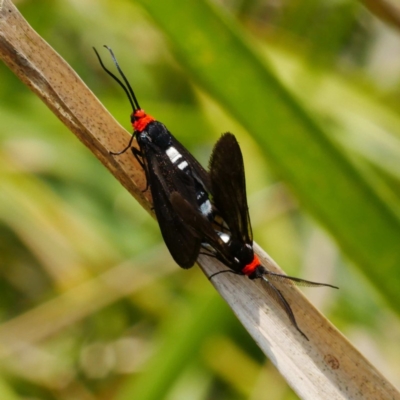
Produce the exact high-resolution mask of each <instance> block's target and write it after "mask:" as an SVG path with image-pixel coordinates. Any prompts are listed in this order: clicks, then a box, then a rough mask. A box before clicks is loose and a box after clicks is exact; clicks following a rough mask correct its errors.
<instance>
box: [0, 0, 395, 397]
mask: <svg viewBox="0 0 400 400" xmlns="http://www.w3.org/2000/svg"><path fill="white" fill-rule="evenodd" d="M0 57H1V58H2V60H3V61H4V62H5V63H6V64H7V65H8V66H9V68H10V69H11V70H12V71H13V72H14V73H15V74H16V75H17V76H18V77H19V78H20V79H21V81H23V82H24V83H25V84H26V85H27V86H28V87H29V88H30V89H31V90H32V91H33V92H34V93H35V94H36V95H38V96H39V97H40V98H41V99H42V100H43V101H44V103H45V104H46V105H47V106H48V107H49V108H50V109H51V110H52V111H53V112H54V113H55V114H56V115H57V117H58V118H59V119H60V120H61V121H62V122H63V123H64V124H65V125H66V126H67V127H68V128H69V129H70V130H71V131H72V132H73V133H74V134H75V135H76V136H77V137H78V138H79V140H81V141H82V142H83V143H84V144H85V145H86V146H87V147H88V148H89V149H90V150H91V151H92V152H93V153H94V155H95V156H96V157H97V158H98V159H99V160H100V161H101V162H102V163H103V164H104V165H105V166H106V167H107V168H108V169H109V170H110V171H111V173H112V174H113V175H114V176H115V177H116V178H117V179H118V180H119V181H120V182H121V183H122V184H123V185H124V187H125V188H126V189H127V190H128V191H129V192H130V193H131V194H132V195H133V196H134V197H135V198H136V199H137V200H138V201H139V202H140V203H141V204H142V205H143V206H144V207H145V208H146V209H147V210H150V199H149V198H148V196H149V195H148V191H147V192H146V193H142V189H143V188H144V187H145V178H144V174H143V171H142V169H141V168H140V166H139V165H138V164H137V162H136V160H135V159H134V157H132V155H131V154H129V152H127V153H126V154H123V155H121V156H118V157H113V156H111V155H110V154H109V151H110V150H114V151H115V150H116V149H121V148H123V147H124V146H125V145H126V143H127V141H128V140H129V135H128V133H127V132H126V131H125V130H124V129H123V128H121V126H120V125H118V123H117V122H116V121H115V120H114V119H113V118H112V116H111V115H110V114H109V113H108V112H107V110H105V109H104V107H103V106H102V105H101V104H100V103H99V101H98V100H97V99H96V97H95V96H94V95H93V94H92V93H91V92H90V90H89V89H88V88H87V87H86V85H85V84H84V83H83V82H82V81H81V80H80V78H79V77H78V76H77V75H76V73H75V72H74V71H73V70H72V69H71V68H70V67H69V66H68V65H67V64H66V62H65V61H64V60H63V59H62V58H61V57H60V56H59V55H58V54H57V53H56V52H55V51H54V50H53V49H52V48H51V47H50V46H49V45H48V44H47V43H46V42H45V41H44V40H43V39H42V38H41V37H39V36H38V35H37V34H36V32H35V31H34V30H33V29H32V28H31V27H30V26H29V24H28V23H27V22H26V21H25V20H24V19H23V17H22V16H21V15H20V13H19V12H18V10H17V9H16V8H15V6H14V5H13V4H12V2H11V1H10V0H0ZM255 250H256V253H257V254H258V256H259V257H260V259H261V261H262V262H263V264H264V265H266V266H268V268H269V269H271V270H273V271H276V272H279V273H282V270H281V269H279V267H278V266H277V265H276V264H275V262H274V261H273V260H272V259H271V258H270V257H269V256H268V255H267V254H266V253H265V252H264V251H263V250H262V249H260V248H259V247H258V246H257V245H255ZM199 264H200V265H201V268H202V269H203V270H204V272H205V273H206V274H207V276H209V275H210V274H212V273H213V272H215V271H218V270H221V268H223V266H221V264H219V263H218V262H217V261H216V260H215V259H212V258H210V257H205V256H201V257H200V258H199ZM182 273H184V272H182ZM213 284H214V286H215V287H216V289H217V290H218V291H219V292H220V294H221V295H222V296H223V298H224V299H225V300H226V301H227V302H228V304H229V305H230V307H231V308H232V310H233V311H234V312H235V314H236V315H237V317H238V318H239V320H240V321H241V322H242V323H243V325H244V326H245V328H246V329H247V330H248V332H249V333H250V334H251V335H252V336H253V338H254V340H255V341H256V342H257V344H258V345H259V346H260V348H261V349H262V350H263V351H264V353H265V354H266V355H267V356H268V358H269V359H270V360H271V361H272V362H273V363H274V364H275V365H276V367H277V368H278V370H279V371H280V373H281V374H282V375H283V376H284V377H285V379H286V380H287V382H288V383H289V384H290V386H291V387H292V388H293V390H295V391H296V393H297V394H298V395H299V396H300V397H301V398H303V399H330V400H333V399H360V400H361V399H362V400H365V399H392V400H394V399H400V394H399V392H398V391H397V390H396V389H395V388H394V387H393V386H392V385H391V384H390V383H389V382H388V381H387V380H386V379H385V378H384V377H383V376H382V375H381V374H380V373H379V372H378V371H377V370H376V369H375V368H374V367H373V366H372V365H371V364H370V363H369V362H368V361H367V360H366V359H365V358H364V357H363V356H362V355H361V354H360V353H359V352H358V351H357V350H356V349H355V348H354V347H353V346H352V345H351V344H350V343H349V342H348V341H347V340H346V338H345V337H344V336H342V334H341V333H340V332H339V331H337V330H336V328H335V327H334V326H333V325H332V324H331V323H330V322H329V321H327V320H326V319H325V318H324V317H323V316H322V315H321V314H320V313H319V312H318V311H317V310H316V309H315V308H314V307H313V306H312V305H311V304H310V303H309V301H308V300H307V299H306V298H305V297H304V296H303V295H302V294H301V292H300V291H299V290H297V289H296V288H289V289H288V288H286V289H284V292H285V297H286V298H287V300H288V302H289V303H290V304H291V306H292V308H293V312H294V314H295V316H296V319H297V322H298V324H299V326H300V328H301V329H302V330H304V332H305V333H306V335H307V336H308V337H309V339H310V341H309V342H307V341H306V340H305V339H304V338H303V337H302V336H301V335H300V334H299V333H298V332H297V331H296V329H295V328H294V327H293V326H292V325H291V324H290V322H289V320H288V318H287V317H286V315H284V313H283V312H282V311H281V310H280V309H279V308H278V307H277V306H276V304H275V303H273V302H272V300H271V299H270V298H269V297H268V296H267V295H266V293H264V291H263V290H262V289H261V288H260V287H258V285H257V283H256V282H253V281H250V280H249V279H247V278H245V277H240V276H234V275H232V274H224V275H220V276H218V277H216V278H215V279H213ZM319 290H329V289H319ZM48 322H49V323H50V321H48Z"/></svg>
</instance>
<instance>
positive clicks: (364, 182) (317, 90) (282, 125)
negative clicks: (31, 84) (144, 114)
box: [0, 0, 400, 400]
mask: <svg viewBox="0 0 400 400" xmlns="http://www.w3.org/2000/svg"><path fill="white" fill-rule="evenodd" d="M16 4H17V6H18V7H19V9H20V11H21V12H22V14H23V15H24V16H25V18H26V19H27V20H28V22H29V23H30V24H31V25H32V26H33V28H34V29H35V30H36V31H37V32H38V33H39V34H40V35H41V36H42V37H43V38H44V39H45V40H46V41H47V42H49V43H50V45H52V46H53V47H54V48H55V50H56V51H57V52H59V53H60V54H61V56H62V57H64V58H65V59H66V60H67V62H68V63H70V64H71V66H72V67H73V68H74V69H75V70H76V71H77V73H78V74H79V75H80V76H81V78H82V79H83V80H84V81H85V82H86V84H87V85H88V86H89V87H90V88H91V89H92V90H93V91H94V92H95V93H96V95H97V96H98V97H99V99H100V100H101V101H102V102H103V104H104V105H105V106H106V107H107V108H108V110H109V111H110V113H111V114H112V115H114V116H115V118H116V119H117V120H118V121H120V123H121V124H123V125H124V126H126V128H127V129H128V130H130V124H129V115H130V111H131V110H130V108H129V103H128V101H127V99H126V98H125V97H124V94H123V92H122V90H121V89H120V88H119V87H118V86H117V85H116V84H115V82H113V81H112V80H111V79H110V78H109V77H108V76H107V75H106V74H105V73H104V72H103V71H102V70H101V68H100V66H99V65H98V62H97V59H96V57H95V55H94V53H93V51H92V46H96V47H97V48H98V49H99V50H103V49H101V46H102V45H103V44H107V45H109V46H110V47H112V48H113V50H114V52H115V54H116V55H117V57H118V59H119V61H120V64H121V66H122V68H123V70H124V71H125V73H126V75H127V76H128V78H129V80H130V81H131V84H132V86H133V87H134V89H135V91H136V94H137V96H138V99H139V102H140V104H141V106H142V107H143V108H144V109H145V110H146V111H148V112H149V113H150V114H152V115H153V116H155V117H156V118H157V119H158V120H160V121H162V122H164V123H165V124H166V125H167V127H168V128H169V129H170V130H171V132H172V133H173V134H174V135H175V136H176V137H177V138H178V139H179V140H180V141H181V142H182V143H183V144H184V145H185V146H186V147H187V148H188V149H189V150H190V151H191V152H192V153H193V154H194V155H195V156H196V157H197V158H198V159H199V160H200V161H201V162H202V163H203V165H207V161H208V157H209V154H210V152H211V149H212V146H213V143H215V141H216V140H217V138H218V137H219V135H220V134H221V133H222V132H225V131H231V132H234V133H235V134H236V136H237V138H238V139H239V141H240V144H241V147H242V151H243V153H244V158H245V166H246V173H247V175H246V178H247V187H248V196H249V206H250V214H251V218H252V222H253V230H254V236H255V239H256V241H257V242H258V243H259V244H260V245H262V247H264V248H265V249H266V250H267V251H268V252H269V254H271V256H272V257H273V258H274V259H275V260H276V261H277V262H278V264H280V265H281V266H282V268H283V269H285V271H286V272H287V273H288V274H290V275H296V276H299V277H302V278H304V279H310V280H315V281H321V282H327V283H331V284H335V285H338V286H340V290H339V291H331V290H328V289H310V290H305V291H306V293H307V296H308V297H309V298H310V299H311V300H312V301H313V302H314V304H316V306H317V307H318V308H319V309H321V310H322V311H323V312H324V313H325V314H326V315H327V316H328V318H330V319H331V321H332V322H333V323H334V324H335V325H336V326H337V327H338V328H339V329H340V330H341V331H342V332H343V333H344V334H345V335H346V336H347V337H348V338H349V339H350V340H351V341H352V342H353V343H354V344H355V345H356V346H357V347H358V348H359V349H360V350H361V352H362V353H363V354H364V355H365V356H366V357H367V358H368V359H369V360H370V361H371V362H372V363H373V364H374V365H375V366H376V367H377V368H378V369H379V370H380V371H381V372H382V373H383V374H384V375H385V376H386V377H388V379H389V380H390V381H391V382H392V383H394V384H395V385H397V386H400V371H399V363H398V360H399V358H400V325H399V321H398V314H399V312H400V290H399V289H398V288H399V287H400V268H399V267H400V242H399V239H400V223H399V214H400V213H399V210H400V185H399V181H400V161H399V160H400V107H399V102H398V99H399V96H400V85H399V83H400V80H399V77H400V51H399V50H400V37H399V34H398V31H396V29H395V28H394V27H388V26H386V25H385V24H383V23H382V22H380V21H379V20H378V19H377V18H376V17H375V16H374V15H372V14H371V13H369V12H368V11H367V10H366V9H365V8H364V7H363V6H362V4H361V3H359V2H356V1H347V0H342V1H326V0H325V1H324V0H307V1H298V0H291V1H289V0H287V1H284V2H278V1H261V0H259V1H257V0H242V1H233V0H225V1H221V0H219V1H213V2H203V1H200V0H197V1H195V0H187V1H184V0H181V1H177V0H175V1H171V0H164V1H162V2H160V1H155V0H140V1H137V2H134V1H123V0H115V1H105V0H104V1H84V0H82V1H80V2H75V1H45V0H43V1H40V0H35V1H18V2H16ZM101 54H102V55H103V58H104V60H105V61H106V63H107V64H108V65H110V66H111V63H110V62H109V61H110V60H109V59H108V56H107V53H106V52H105V51H104V52H102V53H101ZM0 82H1V85H0V101H1V106H0V107H1V108H0V110H1V125H0V146H1V147H0V173H1V179H0V235H1V240H0V246H1V250H0V251H1V253H0V287H1V292H0V293H1V294H0V313H1V314H0V357H1V362H0V368H1V370H0V371H1V376H0V398H1V399H2V400H8V399H29V400H33V399H60V400H61V399H62V400H64V399H78V400H81V399H82V400H86V399H88V400H92V399H121V400H122V399H168V400H177V399H191V400H192V399H193V400H196V399H199V400H200V399H266V398H268V399H274V400H275V399H277V400H280V399H296V398H297V396H296V395H295V394H294V393H293V392H292V391H291V389H290V388H288V386H287V385H286V383H285V381H284V380H283V378H281V377H280V375H279V373H278V372H277V371H276V370H275V368H274V366H273V365H272V364H271V363H270V362H269V361H268V360H266V359H265V357H264V356H263V354H262V353H261V351H260V350H259V349H258V348H257V346H256V345H255V343H254V342H253V340H252V339H251V338H250V337H249V336H248V334H247V333H246V332H245V330H244V329H243V328H242V327H241V326H240V324H239V323H238V322H237V321H236V319H235V317H234V315H233V314H232V312H231V311H230V309H229V308H228V307H227V306H226V304H225V303H224V302H223V300H222V299H221V298H220V297H219V296H218V294H217V293H216V292H215V290H214V289H213V287H212V285H211V284H210V283H209V282H208V281H207V279H206V278H205V277H204V276H203V274H202V273H201V272H200V271H199V269H198V268H196V267H195V268H193V269H191V270H189V271H184V270H181V269H179V268H178V267H177V266H176V265H175V264H174V263H173V261H172V259H171V258H170V256H169V254H168V252H167V250H166V248H165V246H164V244H163V243H162V240H161V236H160V233H159V230H158V226H157V224H156V222H155V221H154V220H153V219H152V218H150V216H149V215H147V214H146V213H145V212H144V211H143V210H142V209H141V208H140V206H139V205H138V204H136V202H135V200H134V199H133V198H131V197H130V195H129V194H128V193H127V192H126V191H125V190H124V189H123V188H122V187H121V186H120V185H119V183H118V182H116V181H115V179H114V178H113V177H112V176H111V175H110V174H109V173H108V172H107V171H106V170H105V169H104V168H103V166H102V165H101V164H100V163H99V162H98V161H97V160H96V158H95V157H94V156H93V155H92V154H91V153H90V152H89V151H88V150H87V149H86V148H84V146H82V144H81V143H80V142H79V141H78V140H76V138H75V137H74V136H73V135H72V134H71V133H70V132H69V131H68V130H67V129H66V128H65V127H64V126H63V125H62V124H61V123H60V122H59V121H58V120H57V119H56V118H55V117H54V116H53V115H52V113H51V112H50V111H49V110H48V109H47V108H46V107H45V106H44V105H43V103H42V102H41V101H40V100H39V99H38V98H36V96H34V95H33V94H32V93H31V92H30V91H29V90H28V89H27V88H26V87H25V86H24V85H23V84H22V83H21V82H19V81H18V79H17V78H16V77H15V76H14V75H13V74H12V73H11V72H10V71H9V70H8V69H7V68H6V67H5V66H4V64H0ZM110 150H114V151H115V150H118V149H110ZM243 279H244V278H243Z"/></svg>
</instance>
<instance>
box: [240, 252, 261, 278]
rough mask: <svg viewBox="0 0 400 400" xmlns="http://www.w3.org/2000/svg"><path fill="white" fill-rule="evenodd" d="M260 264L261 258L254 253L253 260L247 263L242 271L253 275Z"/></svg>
mask: <svg viewBox="0 0 400 400" xmlns="http://www.w3.org/2000/svg"><path fill="white" fill-rule="evenodd" d="M259 266H260V260H259V259H258V257H257V256H256V255H255V254H254V258H253V261H252V262H251V263H250V264H247V265H246V266H245V267H244V268H243V269H242V272H243V273H244V274H245V275H247V276H249V275H251V274H252V273H253V272H254V271H255V270H256V269H257V267H259Z"/></svg>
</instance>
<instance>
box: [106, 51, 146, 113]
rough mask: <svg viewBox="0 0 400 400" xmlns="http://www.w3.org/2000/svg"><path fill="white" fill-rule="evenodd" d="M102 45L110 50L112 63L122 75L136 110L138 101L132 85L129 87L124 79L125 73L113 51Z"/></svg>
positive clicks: (138, 108)
mask: <svg viewBox="0 0 400 400" xmlns="http://www.w3.org/2000/svg"><path fill="white" fill-rule="evenodd" d="M104 47H105V48H106V49H107V50H108V51H109V52H110V54H111V57H112V59H113V61H114V64H115V66H116V67H117V70H118V72H119V73H120V75H121V76H122V79H123V80H124V82H125V84H126V86H127V88H128V90H129V93H130V94H131V96H132V100H133V102H134V103H135V105H136V107H137V108H136V109H137V110H140V106H139V102H138V101H137V98H136V96H135V92H134V91H133V89H132V87H131V85H130V83H129V81H128V79H126V76H125V74H124V73H123V72H122V69H121V67H120V66H119V64H118V61H117V59H116V57H115V55H114V52H113V51H112V50H111V49H110V48H109V47H108V46H106V45H104Z"/></svg>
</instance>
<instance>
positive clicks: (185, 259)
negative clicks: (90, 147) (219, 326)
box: [94, 46, 214, 268]
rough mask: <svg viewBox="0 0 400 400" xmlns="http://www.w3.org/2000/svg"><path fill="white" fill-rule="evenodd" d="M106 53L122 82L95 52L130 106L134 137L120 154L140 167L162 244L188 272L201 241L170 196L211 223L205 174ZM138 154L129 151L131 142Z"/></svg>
mask: <svg viewBox="0 0 400 400" xmlns="http://www.w3.org/2000/svg"><path fill="white" fill-rule="evenodd" d="M104 47H106V48H107V49H108V51H109V52H110V54H111V57H112V59H113V61H114V64H115V65H116V67H117V69H118V71H119V73H120V75H121V77H122V79H123V82H124V83H125V84H124V83H123V82H121V80H120V79H118V78H117V77H116V76H115V75H114V74H113V73H112V72H110V71H109V70H108V69H107V68H106V67H105V66H104V64H103V62H102V60H101V58H100V56H99V54H98V52H97V51H96V49H94V51H95V53H96V55H97V57H98V59H99V62H100V64H101V66H102V67H103V69H104V70H105V71H106V72H107V73H108V74H109V75H110V76H111V77H112V78H113V79H115V80H116V81H117V82H118V83H119V84H120V85H121V87H122V88H123V89H124V91H125V93H126V95H127V96H128V98H129V101H130V103H131V106H132V114H131V123H132V127H133V130H134V131H133V135H132V138H131V140H130V141H129V144H128V146H127V147H126V148H125V149H123V150H122V151H121V152H119V153H111V154H122V153H123V152H125V151H126V150H128V149H129V148H131V150H132V153H133V155H134V156H135V157H136V159H137V160H138V162H139V163H140V165H141V166H142V167H143V169H144V171H145V174H146V179H147V187H146V189H145V190H147V188H148V187H150V191H151V195H152V197H153V206H154V211H155V214H156V217H157V220H158V224H159V226H160V230H161V234H162V236H163V239H164V242H165V244H166V246H167V248H168V250H169V252H170V253H171V256H172V257H173V259H174V260H175V262H176V263H177V264H178V265H179V266H180V267H182V268H190V267H191V266H193V264H194V263H195V261H196V259H197V257H198V255H199V252H200V249H201V243H202V240H201V238H200V237H199V236H198V235H197V232H195V231H193V230H192V229H191V228H190V227H189V226H188V225H187V223H186V222H184V221H183V220H182V219H181V218H179V216H178V215H177V214H176V212H175V210H174V209H173V207H172V205H171V201H170V194H171V193H173V192H178V193H179V194H180V196H182V198H183V199H185V200H186V201H187V202H188V203H189V204H191V205H192V207H193V208H194V209H196V211H197V212H199V213H201V214H202V215H204V216H205V218H206V219H207V220H209V221H211V220H213V218H214V212H213V207H212V205H211V203H210V200H209V195H208V193H210V192H211V186H210V179H209V175H208V173H207V172H206V171H205V170H204V168H203V167H202V166H201V165H200V164H199V162H198V161H197V160H196V159H195V158H194V157H193V156H192V155H191V154H190V153H189V152H188V151H187V150H186V149H185V148H184V147H183V146H182V144H181V143H179V142H178V141H177V140H176V139H175V138H174V137H173V136H172V134H171V133H170V132H169V131H168V129H167V128H166V127H165V125H164V124H162V123H161V122H159V121H156V120H155V119H154V118H153V117H151V116H150V115H149V114H146V113H145V112H144V111H143V110H142V109H141V108H140V106H139V103H138V101H137V99H136V96H135V94H134V92H133V90H132V87H131V86H130V84H129V82H128V80H127V79H126V77H125V75H124V74H123V72H122V71H121V69H120V67H119V65H118V62H117V60H116V58H115V56H114V54H113V52H112V50H111V49H110V48H109V47H107V46H104ZM134 137H136V140H137V142H138V145H139V150H138V149H137V148H135V147H132V141H133V138H134Z"/></svg>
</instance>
